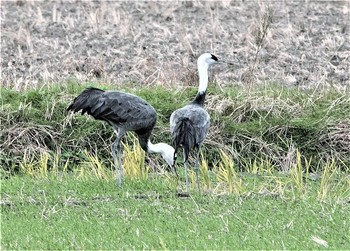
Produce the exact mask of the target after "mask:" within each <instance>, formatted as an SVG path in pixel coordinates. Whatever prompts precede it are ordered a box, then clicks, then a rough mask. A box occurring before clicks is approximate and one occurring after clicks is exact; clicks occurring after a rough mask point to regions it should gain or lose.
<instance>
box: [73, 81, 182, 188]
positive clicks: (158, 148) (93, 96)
mask: <svg viewBox="0 0 350 251" xmlns="http://www.w3.org/2000/svg"><path fill="white" fill-rule="evenodd" d="M67 110H68V111H69V110H71V111H73V112H79V111H81V114H84V113H87V114H89V115H91V116H92V117H94V119H97V120H103V121H106V122H107V123H108V124H110V125H111V126H112V127H113V129H114V131H115V133H116V135H117V138H116V140H115V141H114V143H113V144H112V155H113V161H114V165H115V170H116V174H117V184H118V185H119V186H120V185H121V184H122V180H123V165H122V160H121V158H122V148H121V144H120V141H121V139H122V137H123V136H124V134H125V133H126V132H128V131H133V132H135V134H136V135H137V137H138V140H139V143H140V145H141V147H142V149H143V150H144V151H145V152H147V153H159V154H161V155H162V157H163V159H164V160H165V161H166V162H167V163H168V165H169V166H173V164H174V151H175V150H174V148H173V147H172V146H170V145H168V144H166V143H158V144H152V142H151V140H150V137H151V134H152V130H153V128H154V126H155V124H156V121H157V113H156V110H155V109H154V108H153V107H152V106H151V105H150V104H149V103H148V102H146V101H145V100H143V99H141V98H140V97H138V96H136V95H133V94H130V93H125V92H120V91H103V90H100V89H97V88H93V87H91V88H87V89H86V90H84V91H83V92H82V93H81V94H80V95H78V96H77V97H76V98H75V99H74V101H73V102H72V104H71V105H70V106H69V107H68V108H67ZM116 152H117V155H116Z"/></svg>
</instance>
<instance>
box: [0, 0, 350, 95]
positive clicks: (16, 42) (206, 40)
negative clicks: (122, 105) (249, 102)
mask: <svg viewBox="0 0 350 251" xmlns="http://www.w3.org/2000/svg"><path fill="white" fill-rule="evenodd" d="M349 9H350V6H349V2H348V1H292V2H289V1H215V2H212V1H205V2H201V1H191V2H189V1H187V2H182V1H176V2H173V1H171V2H127V1H126V2H124V1H122V2H120V1H115V2H113V1H112V2H107V1H106V2H104V1H103V2H90V1H87V2H86V1H73V0H71V1H60V2H58V1H56V2H55V1H48V2H46V1H1V59H2V66H1V79H0V81H1V86H6V87H14V88H16V89H18V90H20V89H23V88H30V87H36V86H41V85H43V84H49V83H57V82H61V81H64V80H66V79H70V78H75V79H78V80H79V81H102V82H107V83H116V84H121V83H130V82H136V83H140V84H143V85H151V84H162V85H168V86H173V85H192V84H195V85H196V81H195V77H196V70H195V68H196V65H195V61H196V58H197V56H198V55H199V54H201V53H203V52H207V51H209V52H212V53H215V54H217V55H218V56H219V57H221V58H224V59H226V60H229V61H231V62H233V64H234V67H216V69H215V70H214V71H215V72H214V75H215V76H216V80H217V82H218V83H219V84H221V85H224V84H225V85H230V84H233V83H240V82H241V81H242V78H244V76H245V73H246V72H247V70H249V69H250V67H252V65H254V74H253V75H254V82H256V83H259V82H264V81H274V82H278V83H281V84H284V85H297V86H302V87H307V88H313V87H316V86H329V85H333V84H335V85H338V86H339V87H341V88H343V87H344V86H346V85H349V81H350V80H349V71H348V70H349V68H350V59H349V57H350V45H349V39H348V38H349V25H348V21H349ZM266 10H271V13H272V19H273V22H272V23H271V25H270V26H269V29H268V31H267V32H266V33H265V35H264V36H263V38H264V41H263V43H259V41H258V40H257V38H259V37H260V38H261V36H260V35H261V27H264V20H265V19H264V17H265V16H264V13H267V12H266ZM259 34H260V35H259ZM257 51H259V53H258V54H257ZM218 72H220V74H217V73H218ZM242 83H244V81H242Z"/></svg>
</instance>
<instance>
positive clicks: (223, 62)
mask: <svg viewBox="0 0 350 251" xmlns="http://www.w3.org/2000/svg"><path fill="white" fill-rule="evenodd" d="M218 63H219V64H227V65H233V63H231V62H228V61H224V60H218Z"/></svg>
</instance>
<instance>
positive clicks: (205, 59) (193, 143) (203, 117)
mask: <svg viewBox="0 0 350 251" xmlns="http://www.w3.org/2000/svg"><path fill="white" fill-rule="evenodd" d="M220 62H221V61H220ZM222 62H223V61H222ZM215 63H218V59H217V57H216V56H214V55H213V54H210V53H204V54H202V55H201V56H200V57H199V58H198V60H197V66H198V73H199V88H198V93H197V96H196V97H195V99H194V100H193V101H192V102H191V103H189V104H188V105H186V106H184V107H182V108H180V109H178V110H176V111H174V112H173V113H172V114H171V116H170V130H171V136H172V144H173V146H174V148H175V152H174V160H175V158H176V154H177V151H178V148H179V147H180V146H181V147H182V148H183V153H184V162H185V163H184V164H185V175H186V189H187V191H188V170H187V169H188V157H189V154H190V151H191V150H192V149H194V151H195V158H196V159H195V161H196V162H195V166H194V170H195V173H196V181H197V187H198V190H200V186H199V177H198V158H199V150H200V147H201V145H202V143H203V141H204V139H205V137H206V136H207V133H208V129H209V125H210V117H209V114H208V112H207V111H206V110H205V108H204V100H205V95H206V91H207V86H208V68H209V66H210V65H212V64H215ZM174 169H175V161H174ZM175 170H176V169H175Z"/></svg>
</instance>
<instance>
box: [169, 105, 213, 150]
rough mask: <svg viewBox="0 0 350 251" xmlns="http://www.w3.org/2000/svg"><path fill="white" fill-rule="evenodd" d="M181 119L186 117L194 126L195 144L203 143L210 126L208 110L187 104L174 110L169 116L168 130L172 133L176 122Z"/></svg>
mask: <svg viewBox="0 0 350 251" xmlns="http://www.w3.org/2000/svg"><path fill="white" fill-rule="evenodd" d="M183 119H188V120H189V121H190V122H191V125H192V126H193V127H194V131H195V138H196V139H195V141H196V144H201V143H203V141H204V139H205V137H206V135H207V134H208V130H209V127H210V116H209V114H208V112H207V111H206V110H205V109H203V108H202V107H200V106H197V105H187V106H184V107H183V108H180V109H178V110H176V111H174V112H173V113H172V114H171V116H170V131H171V132H172V134H173V133H174V129H175V127H176V125H177V123H179V122H180V121H182V120H183ZM173 136H174V135H173Z"/></svg>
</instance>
